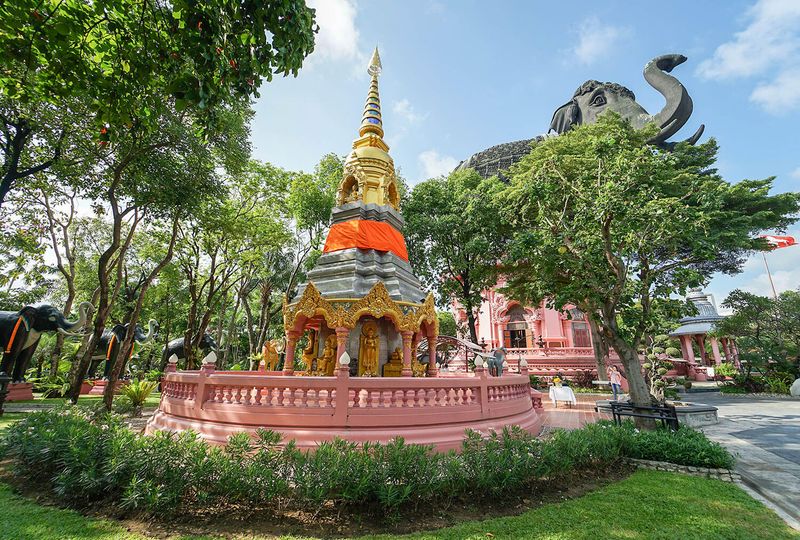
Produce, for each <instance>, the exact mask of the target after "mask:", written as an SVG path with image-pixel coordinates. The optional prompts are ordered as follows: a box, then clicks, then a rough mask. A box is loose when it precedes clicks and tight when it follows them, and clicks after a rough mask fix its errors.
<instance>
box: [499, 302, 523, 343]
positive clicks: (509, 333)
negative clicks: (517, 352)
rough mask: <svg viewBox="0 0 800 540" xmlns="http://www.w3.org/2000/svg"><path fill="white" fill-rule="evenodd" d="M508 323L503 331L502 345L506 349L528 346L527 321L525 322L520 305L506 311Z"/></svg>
mask: <svg viewBox="0 0 800 540" xmlns="http://www.w3.org/2000/svg"><path fill="white" fill-rule="evenodd" d="M506 315H507V317H508V324H506V327H505V330H504V331H503V345H505V347H506V348H508V349H512V348H513V349H524V348H528V346H529V345H528V334H529V329H528V323H527V322H525V310H524V309H523V308H522V306H514V307H512V308H511V309H509V310H508V312H507V314H506Z"/></svg>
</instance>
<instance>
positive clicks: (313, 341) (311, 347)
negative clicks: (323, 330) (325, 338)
mask: <svg viewBox="0 0 800 540" xmlns="http://www.w3.org/2000/svg"><path fill="white" fill-rule="evenodd" d="M317 347H318V344H317V331H316V330H314V329H311V330H309V331H308V345H306V348H305V349H303V357H302V358H303V363H304V364H305V365H306V372H308V373H309V374H313V373H314V372H316V370H317V369H318V368H317V365H316V364H317Z"/></svg>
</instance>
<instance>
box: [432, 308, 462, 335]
mask: <svg viewBox="0 0 800 540" xmlns="http://www.w3.org/2000/svg"><path fill="white" fill-rule="evenodd" d="M436 316H437V317H438V318H439V335H440V336H457V335H458V325H457V324H456V318H455V317H453V314H452V313H450V312H449V311H439V312H437V313H436Z"/></svg>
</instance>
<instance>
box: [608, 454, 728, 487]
mask: <svg viewBox="0 0 800 540" xmlns="http://www.w3.org/2000/svg"><path fill="white" fill-rule="evenodd" d="M623 462H625V463H628V464H630V465H633V466H635V467H636V468H638V469H651V470H654V471H667V472H677V473H683V474H688V475H690V476H701V477H704V478H716V479H717V480H722V481H723V482H741V481H742V476H741V475H740V474H739V473H737V472H735V471H733V470H731V469H715V468H710V467H692V466H689V465H677V464H675V463H668V462H666V461H651V460H649V459H634V458H623Z"/></svg>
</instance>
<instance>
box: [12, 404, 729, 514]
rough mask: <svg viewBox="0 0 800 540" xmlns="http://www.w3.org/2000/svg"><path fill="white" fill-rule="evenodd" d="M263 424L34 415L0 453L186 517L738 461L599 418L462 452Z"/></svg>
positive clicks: (475, 440) (704, 445)
mask: <svg viewBox="0 0 800 540" xmlns="http://www.w3.org/2000/svg"><path fill="white" fill-rule="evenodd" d="M279 442H280V436H279V435H278V434H276V433H274V432H270V431H266V430H259V431H258V432H257V434H256V436H255V437H254V438H251V437H250V436H249V435H247V434H245V433H240V434H237V435H234V436H232V437H231V438H230V439H229V441H228V444H227V446H225V447H224V448H223V447H216V446H214V447H212V446H209V445H207V444H206V443H205V442H203V441H202V440H201V439H199V438H198V437H197V436H196V435H195V434H193V433H191V432H183V433H181V434H177V435H176V434H172V433H167V432H159V433H156V434H155V435H152V436H147V437H145V436H141V435H134V434H133V433H132V432H131V431H129V430H128V429H126V428H125V427H124V426H123V424H122V422H121V421H120V420H119V418H118V417H116V416H113V415H108V414H105V413H102V412H100V413H99V414H94V413H92V412H91V411H88V410H86V409H81V408H79V407H71V408H65V409H60V410H54V411H42V412H36V413H31V414H29V415H28V416H26V417H25V418H24V419H22V420H20V421H18V422H17V423H15V424H13V425H11V426H10V427H8V428H7V429H6V430H5V432H4V433H3V435H2V439H0V453H2V454H3V455H4V456H5V458H7V459H9V460H10V463H11V470H12V471H13V472H14V473H15V474H17V475H19V476H21V477H23V478H26V479H28V480H31V481H36V482H41V483H43V484H44V485H49V486H50V487H51V488H52V490H53V491H54V492H55V493H56V494H57V495H58V496H59V497H61V498H62V500H64V501H65V502H68V503H70V504H75V505H77V506H84V507H86V506H90V505H92V504H96V503H97V502H99V501H103V502H104V503H105V504H111V505H113V506H116V507H118V508H119V509H120V510H122V511H137V512H145V513H149V514H160V515H180V514H185V513H186V512H191V511H193V509H197V508H198V507H199V508H203V509H204V512H205V511H208V512H217V513H225V512H227V511H229V510H231V509H233V508H237V507H240V506H241V505H246V506H248V507H251V508H252V507H254V506H264V505H270V504H276V505H282V506H285V505H286V504H293V505H297V506H299V507H303V508H307V509H309V510H314V509H319V508H321V507H322V506H324V505H328V504H333V505H336V506H339V505H342V506H350V507H360V508H362V509H363V510H365V511H370V512H373V511H374V512H377V513H380V514H382V515H387V514H388V515H392V514H394V513H396V512H398V511H399V510H400V509H401V508H408V507H413V506H417V505H426V506H427V505H430V504H432V502H433V501H436V502H437V503H438V504H442V503H445V502H447V501H455V500H457V499H460V498H463V497H469V498H471V499H476V500H481V499H483V498H489V497H491V498H496V497H498V496H503V495H505V494H510V493H524V492H525V491H526V490H529V489H531V488H532V486H533V484H534V483H536V482H540V481H545V480H546V481H558V480H561V479H564V478H567V477H569V476H571V475H573V474H576V473H577V474H580V472H581V471H588V470H597V469H602V468H604V467H607V466H609V465H611V464H613V463H614V462H615V461H617V460H618V459H619V458H620V457H624V456H627V457H636V458H642V459H657V460H660V461H671V462H674V463H680V464H685V465H696V466H704V467H730V466H732V464H733V459H732V458H731V456H730V455H729V454H728V453H727V452H726V451H725V450H724V449H723V448H722V447H720V446H719V445H717V444H716V443H711V442H710V441H708V439H706V438H705V436H704V435H703V434H702V433H700V432H696V431H693V430H691V429H688V428H681V430H680V431H678V432H677V433H672V432H669V431H666V430H656V431H652V432H642V433H640V432H638V431H637V430H635V429H634V428H633V426H632V425H631V424H625V425H623V426H621V427H618V426H614V425H613V424H611V423H610V422H600V423H598V424H592V425H589V426H586V427H584V428H582V429H578V430H574V431H560V430H557V431H556V432H554V433H553V435H552V437H550V438H549V439H546V440H543V439H537V438H535V437H533V436H531V435H530V434H528V433H527V432H525V431H523V430H521V429H520V428H519V427H516V426H512V427H507V428H505V429H503V431H502V432H500V433H496V432H489V433H488V435H485V436H482V435H481V434H479V433H477V432H473V431H468V432H467V434H466V438H465V440H464V442H463V445H462V448H461V452H460V453H456V452H449V453H436V452H433V451H432V448H430V447H426V446H419V445H408V444H406V443H405V442H404V441H403V440H402V439H395V440H393V441H391V442H389V443H386V444H378V443H366V444H364V445H363V446H362V447H359V446H358V445H356V444H354V443H350V442H346V441H342V440H334V441H331V442H326V443H322V444H320V445H319V447H318V448H316V449H315V450H314V451H300V450H298V449H297V448H296V447H295V445H294V443H289V444H287V445H285V446H282V447H281V446H278V443H279Z"/></svg>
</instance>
